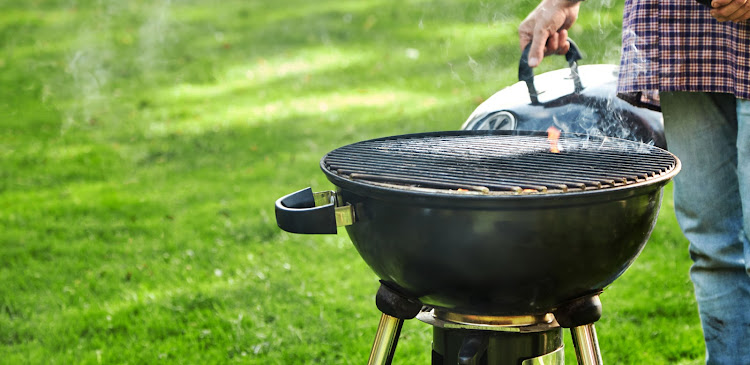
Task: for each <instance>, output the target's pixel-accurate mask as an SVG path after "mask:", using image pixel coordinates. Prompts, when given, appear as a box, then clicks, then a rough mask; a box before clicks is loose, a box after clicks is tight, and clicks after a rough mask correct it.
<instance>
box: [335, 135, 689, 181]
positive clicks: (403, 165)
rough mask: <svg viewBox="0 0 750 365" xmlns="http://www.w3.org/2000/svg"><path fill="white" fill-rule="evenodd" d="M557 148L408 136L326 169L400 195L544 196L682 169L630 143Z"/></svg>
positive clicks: (572, 140)
mask: <svg viewBox="0 0 750 365" xmlns="http://www.w3.org/2000/svg"><path fill="white" fill-rule="evenodd" d="M552 143H553V142H552V141H550V140H549V139H548V137H547V135H546V134H540V133H536V132H531V133H525V134H521V133H519V132H507V131H501V132H495V133H493V134H487V133H483V134H477V133H472V134H466V133H458V132H454V133H447V134H437V135H436V134H434V133H432V134H423V135H407V136H397V137H388V138H382V139H375V140H370V141H363V142H358V143H354V144H351V145H348V146H344V147H341V148H338V149H336V150H334V151H331V152H330V153H329V154H328V155H326V156H325V157H323V160H322V161H321V166H322V167H323V168H324V169H326V170H328V171H329V172H331V173H333V174H336V175H338V176H339V177H341V178H344V179H349V180H355V181H358V182H362V183H367V184H373V185H379V186H384V187H389V188H396V189H419V190H422V189H428V190H439V191H440V192H442V193H461V194H472V193H473V194H539V193H566V192H574V191H587V190H597V189H607V188H614V187H619V186H624V185H629V184H635V183H638V182H644V181H649V180H652V179H656V178H658V177H661V176H664V175H667V174H670V173H671V172H673V170H675V168H676V167H677V165H678V161H677V159H676V158H675V157H674V155H672V154H671V153H669V152H667V151H664V150H662V149H660V148H657V147H654V146H651V145H647V144H643V143H639V142H633V141H628V140H621V139H616V138H606V137H604V138H601V137H593V136H582V135H573V134H564V133H563V134H562V135H561V136H560V138H559V140H558V141H557V142H556V144H557V149H558V150H559V152H558V153H556V152H552V151H551V147H552ZM670 175H671V174H670Z"/></svg>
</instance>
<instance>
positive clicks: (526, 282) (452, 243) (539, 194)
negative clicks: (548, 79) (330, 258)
mask: <svg viewBox="0 0 750 365" xmlns="http://www.w3.org/2000/svg"><path fill="white" fill-rule="evenodd" d="M523 62H524V61H523V57H522V61H521V63H522V65H523ZM573 62H575V60H574V61H573ZM574 66H575V65H572V66H571V70H572V71H573V72H575V71H576V69H575V67H574ZM532 75H533V74H532ZM578 84H579V82H578V81H577V82H576V88H578V86H579V85H578ZM533 86H534V85H533V80H532V81H531V86H529V88H528V90H529V92H530V93H529V95H531V96H534V93H535V91H534V88H533ZM576 93H577V94H576ZM581 93H582V89H581V90H577V91H576V92H575V93H574V94H576V95H578V96H576V95H573V96H565V98H567V99H565V100H568V101H570V100H574V101H575V100H579V99H580V94H581ZM537 96H538V95H537ZM576 98H579V99H576ZM532 99H536V100H532ZM555 100H557V101H556V102H552V103H551V104H550V103H549V102H547V101H543V100H542V101H540V99H539V98H538V97H537V98H533V97H532V98H530V101H529V105H530V107H529V108H531V109H529V108H527V109H504V110H498V108H497V103H496V101H494V100H493V99H490V100H488V102H490V103H489V105H484V107H482V106H480V108H478V109H477V111H476V112H475V113H474V114H472V116H471V117H470V118H469V120H468V121H467V122H466V123H465V124H464V126H463V129H465V130H461V131H449V132H432V133H421V134H411V135H402V136H392V137H384V138H378V139H373V140H369V141H362V142H357V143H354V144H350V145H347V146H343V147H340V148H338V149H336V150H334V151H331V152H329V153H328V154H327V155H326V156H324V157H323V158H322V159H321V162H320V167H321V170H322V171H323V172H324V173H325V175H326V177H327V178H328V180H329V181H331V182H332V183H333V184H334V185H335V186H336V190H335V191H324V192H317V193H313V191H312V189H310V188H306V189H302V190H300V191H297V192H294V193H291V194H289V195H286V196H284V197H282V198H280V199H278V200H277V201H276V219H277V223H278V225H279V227H281V228H282V229H284V230H286V231H288V232H293V233H305V234H335V233H336V232H337V227H346V230H347V232H348V234H349V237H350V238H351V240H352V242H353V244H354V246H355V247H356V249H357V251H358V252H359V254H360V256H362V258H363V259H364V261H365V262H366V263H367V264H368V265H369V266H370V267H371V268H372V270H373V271H374V272H375V273H376V274H377V275H378V277H379V278H380V283H381V285H380V288H379V290H378V292H377V295H376V305H377V307H378V309H379V310H380V311H381V312H382V315H381V319H380V323H379V325H378V329H377V332H376V335H375V341H374V343H373V347H372V350H371V353H370V357H369V361H368V364H390V363H391V362H392V360H393V357H394V354H395V349H396V344H397V342H398V337H399V334H400V331H401V327H402V325H403V322H404V321H405V320H409V319H413V318H417V319H419V320H420V321H422V322H425V323H427V324H429V325H431V326H432V328H433V341H432V360H431V363H432V365H444V364H446V365H447V364H461V365H467V364H478V365H506V364H514V365H516V364H521V365H561V364H563V363H564V352H563V329H564V328H568V329H570V333H571V336H572V340H573V344H574V347H575V353H576V357H577V359H578V363H579V364H584V365H591V364H602V358H601V353H600V349H599V345H598V342H597V337H596V330H595V327H594V323H595V322H596V321H597V320H598V319H599V318H600V317H601V313H602V305H601V301H600V298H599V295H600V293H601V292H602V291H603V289H604V288H605V287H606V286H607V285H609V284H610V283H612V282H613V281H614V280H615V279H616V278H617V277H619V276H620V275H621V274H622V273H623V272H624V271H625V270H626V269H627V268H628V267H629V266H630V265H631V264H632V262H633V261H634V260H635V259H636V257H637V256H638V254H639V253H640V252H641V250H642V249H643V247H644V245H645V244H646V241H647V240H648V237H649V235H650V233H651V230H652V229H653V227H654V224H655V222H656V217H657V215H658V210H659V207H660V204H661V198H662V187H663V186H664V185H666V184H667V182H669V181H670V180H671V178H672V177H673V176H674V175H675V174H677V173H678V171H679V170H680V162H679V160H678V159H677V158H676V157H675V156H674V155H672V154H671V153H669V152H667V151H666V150H664V149H662V148H659V147H665V144H664V143H663V135H662V132H661V129H660V124H659V122H660V120H657V119H656V118H653V117H654V115H653V114H648V113H646V114H644V115H646V116H647V117H649V118H646V119H637V120H636V122H635V123H637V125H638V126H639V127H638V128H640V129H638V128H636V130H637V131H639V132H638V133H631V134H629V135H627V136H625V137H627V138H628V139H619V138H612V137H608V136H604V135H602V133H592V130H591V129H589V130H586V131H584V132H586V133H585V134H581V133H572V132H571V131H570V129H571V128H570V126H571V125H572V124H570V123H568V124H566V125H562V127H563V128H561V129H563V133H562V134H561V135H560V136H559V138H555V137H554V136H550V135H548V134H547V133H545V132H541V131H534V129H542V130H544V129H546V128H547V127H548V126H551V124H557V125H560V123H559V121H556V119H555V117H554V115H553V117H549V118H547V117H544V115H546V114H544V113H549V110H546V109H549V108H558V109H557V110H558V111H561V110H562V109H559V107H560V104H561V101H560V100H559V99H555ZM545 103H547V104H545ZM591 105H592V104H590V103H589V104H587V105H585V106H584V107H583V108H581V107H574V108H573V109H569V110H568V111H567V112H568V114H570V113H573V114H576V113H577V114H576V115H579V116H580V115H581V113H588V112H587V111H586V110H591ZM597 105H599V106H601V104H597ZM533 108H538V110H535V109H533ZM519 110H522V111H524V110H525V111H526V112H529V111H530V112H529V113H530V114H529V115H531V117H528V116H525V115H524V113H521V112H519ZM539 110H541V111H542V112H544V113H541V112H539ZM571 110H572V111H571ZM553 114H554V113H553ZM533 115H536V116H537V117H538V118H537V119H534V117H533ZM615 115H619V116H622V115H623V114H622V112H616V114H615ZM509 116H510V117H512V118H513V119H512V120H510V118H509ZM619 116H618V117H615V119H617V120H620V121H622V120H621V119H618V118H620V117H619ZM545 118H547V119H545ZM659 118H660V117H659ZM519 121H520V122H523V123H519ZM507 123H511V124H512V125H510V127H509V124H507ZM580 125H582V124H580ZM580 125H579V126H580ZM524 126H525V127H528V129H531V130H520V129H525V128H524ZM511 127H512V128H511ZM575 131H578V132H580V130H575V128H573V132H575ZM660 138H661V139H660ZM644 142H647V143H644Z"/></svg>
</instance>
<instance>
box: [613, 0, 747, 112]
mask: <svg viewBox="0 0 750 365" xmlns="http://www.w3.org/2000/svg"><path fill="white" fill-rule="evenodd" d="M749 35H750V23H748V22H747V21H744V22H740V23H735V22H724V23H720V22H718V21H716V20H715V19H714V18H713V17H711V15H710V14H709V9H708V8H707V7H705V6H703V5H701V4H699V3H698V2H696V1H695V0H626V2H625V9H624V17H623V32H622V58H621V61H620V78H619V82H618V92H620V93H624V94H631V96H632V95H633V94H637V95H639V96H640V97H641V99H643V101H646V102H652V103H658V92H659V91H692V92H716V93H730V94H734V95H735V96H736V97H737V98H740V99H750V37H749Z"/></svg>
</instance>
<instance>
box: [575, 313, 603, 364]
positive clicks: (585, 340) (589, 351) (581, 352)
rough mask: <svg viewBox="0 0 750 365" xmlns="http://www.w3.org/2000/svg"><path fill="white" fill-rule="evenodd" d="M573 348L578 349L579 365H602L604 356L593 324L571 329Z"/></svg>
mask: <svg viewBox="0 0 750 365" xmlns="http://www.w3.org/2000/svg"><path fill="white" fill-rule="evenodd" d="M570 334H571V337H572V338H573V346H575V348H576V358H578V365H602V364H604V363H603V362H602V354H601V352H600V351H599V341H598V340H597V339H596V329H595V328H594V324H593V323H589V324H586V325H583V326H578V327H573V328H571V329H570Z"/></svg>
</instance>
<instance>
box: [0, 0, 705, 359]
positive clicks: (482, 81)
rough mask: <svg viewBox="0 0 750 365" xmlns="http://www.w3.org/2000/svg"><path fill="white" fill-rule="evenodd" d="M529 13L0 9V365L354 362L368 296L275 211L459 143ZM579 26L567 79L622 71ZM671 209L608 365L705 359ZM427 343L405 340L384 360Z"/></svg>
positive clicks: (370, 319)
mask: <svg viewBox="0 0 750 365" xmlns="http://www.w3.org/2000/svg"><path fill="white" fill-rule="evenodd" d="M606 4H612V6H613V7H612V8H610V7H608V6H607V5H606ZM534 5H535V4H534V1H520V0H508V1H498V2H483V1H473V0H453V1H448V0H439V1H400V2H393V1H380V0H367V1H327V0H322V1H315V2H308V1H300V0H286V1H278V2H271V1H257V0H256V1H253V0H250V1H247V0H245V1H221V2H218V1H217V2H199V1H168V0H156V1H129V2H121V1H114V0H100V1H85V0H80V1H51V0H50V1H36V0H32V1H20V0H8V1H4V2H3V3H2V4H0V47H1V48H2V52H0V86H1V87H0V118H2V119H0V282H1V283H2V285H0V343H1V344H2V347H1V348H0V363H7V364H24V363H32V364H78V363H81V364H99V363H103V364H150V363H178V364H213V363H217V364H220V363H234V362H237V363H250V364H303V363H320V364H362V363H365V362H366V359H367V356H368V354H369V349H370V345H371V342H372V339H373V337H374V334H375V328H376V326H377V323H378V317H379V312H378V311H377V309H376V308H375V304H374V295H375V292H376V290H377V288H378V282H377V278H376V277H375V275H374V274H372V273H371V272H370V270H369V269H368V268H367V266H366V265H365V264H364V262H363V261H362V260H361V259H359V257H358V255H357V253H356V251H355V249H354V248H353V246H352V245H351V244H350V241H349V240H348V238H347V237H346V234H345V233H344V232H343V230H342V231H341V233H340V234H339V235H336V236H302V235H291V234H287V233H284V232H281V231H280V230H279V229H278V228H277V227H276V223H275V219H274V213H273V203H274V201H275V200H276V199H277V198H278V197H280V196H282V195H284V194H286V193H289V192H291V191H294V190H297V189H300V188H303V187H307V186H312V187H313V188H314V189H316V190H326V189H330V188H332V186H331V185H330V183H328V182H327V181H326V180H325V178H324V177H323V174H322V173H321V172H320V171H319V168H318V161H319V159H320V157H322V156H323V155H324V154H325V153H326V152H328V151H330V150H332V149H334V148H336V147H340V146H342V145H344V144H348V143H352V142H355V141H359V140H363V139H370V138H375V137H379V136H387V135H394V134H402V133H410V132H424V131H438V130H450V129H457V128H458V127H459V126H460V125H461V123H462V122H463V121H464V120H465V119H466V117H467V116H468V115H469V114H470V113H471V111H473V110H474V108H475V107H476V106H477V105H478V103H479V102H481V100H483V99H485V98H487V97H489V96H490V95H491V94H492V93H494V92H495V91H497V90H499V89H501V88H503V87H505V86H508V85H511V84H512V83H514V82H515V81H516V80H515V77H516V75H517V63H518V57H519V53H520V52H519V50H518V45H517V35H516V28H517V25H518V23H519V22H520V21H521V20H522V19H523V17H524V16H525V15H526V14H527V13H528V12H529V10H530V9H531V8H532V7H533V6H534ZM583 8H584V9H583V10H582V12H581V19H580V21H579V23H578V24H577V25H576V26H575V27H574V28H573V29H572V30H571V36H572V37H574V38H575V39H576V41H577V42H578V44H579V46H580V47H581V48H582V49H583V50H584V52H585V53H586V58H585V59H584V61H583V62H582V63H584V64H585V63H603V62H606V63H616V62H617V60H618V57H619V56H618V55H619V48H618V47H619V29H618V27H619V24H620V14H621V13H620V12H621V5H620V4H616V3H607V2H592V3H586V4H585V5H584V6H583ZM563 63H564V62H562V60H561V59H559V60H556V59H550V60H547V61H545V63H544V64H543V65H542V67H541V70H542V71H544V70H550V69H555V68H559V67H561V66H562V65H563ZM670 195H671V190H670V189H667V192H666V193H665V200H664V204H663V209H662V212H661V216H660V220H659V224H658V226H657V228H656V230H655V232H654V234H653V235H652V238H651V241H650V243H649V244H648V246H647V247H646V249H645V251H644V252H643V254H642V255H641V257H640V258H639V259H638V261H637V262H636V263H635V264H634V266H633V267H632V268H631V269H630V270H629V271H628V272H626V273H625V275H624V276H623V277H622V278H621V279H620V280H619V281H617V282H615V283H614V284H613V285H612V286H611V287H610V288H608V289H607V290H606V291H605V293H604V294H603V295H602V301H603V303H604V315H603V318H602V319H601V321H600V322H598V323H597V330H598V333H599V340H600V345H601V348H602V352H603V357H604V361H605V362H606V363H609V364H667V363H669V364H697V363H700V362H701V360H702V357H703V345H702V337H701V330H700V325H699V322H698V318H697V313H696V309H695V303H694V300H693V298H692V290H691V289H692V286H691V284H690V282H689V280H688V276H687V270H688V267H689V258H688V255H687V243H686V241H685V239H684V238H683V237H682V236H681V234H680V232H679V229H678V227H677V224H676V222H675V219H674V215H673V213H672V201H671V196H670ZM430 339H431V331H430V327H429V326H428V325H426V324H423V323H421V322H418V321H409V322H407V323H406V324H405V326H404V330H403V332H402V337H401V340H400V342H399V347H398V350H397V353H396V359H395V363H397V364H420V363H421V364H426V363H428V362H429V356H430ZM567 346H568V350H567V351H566V355H567V359H568V363H571V364H572V363H575V360H574V358H573V357H572V355H573V351H572V346H571V345H570V341H569V340H567Z"/></svg>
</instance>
